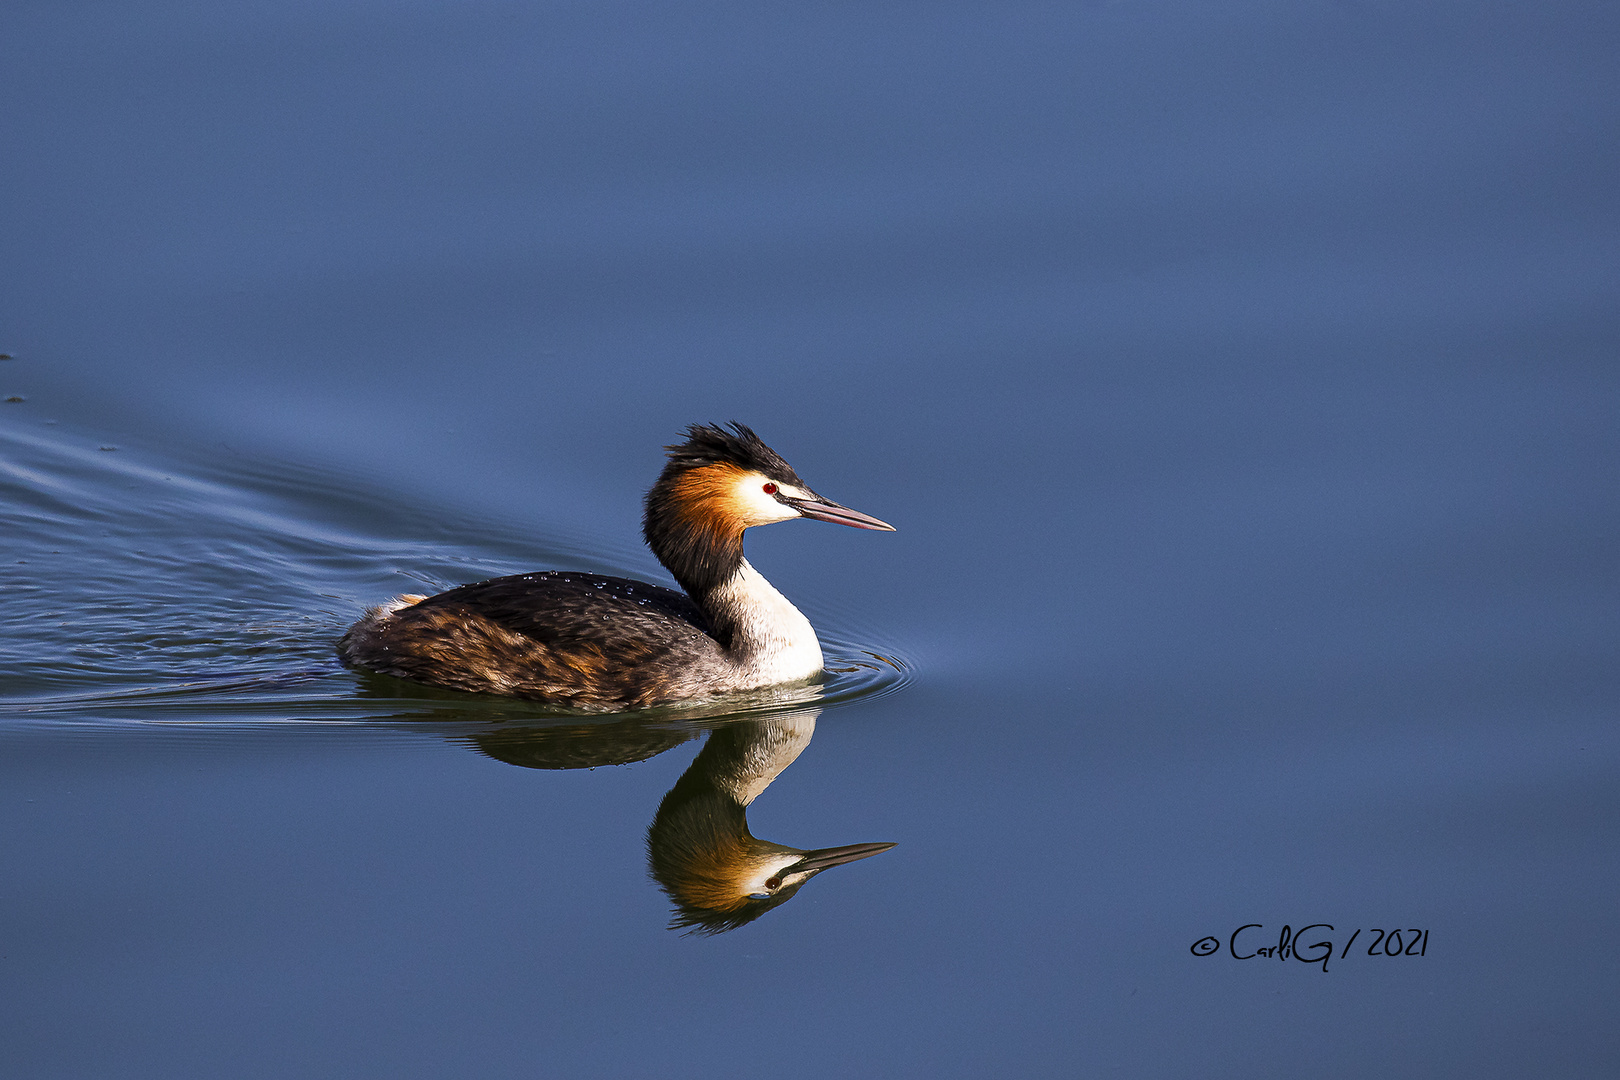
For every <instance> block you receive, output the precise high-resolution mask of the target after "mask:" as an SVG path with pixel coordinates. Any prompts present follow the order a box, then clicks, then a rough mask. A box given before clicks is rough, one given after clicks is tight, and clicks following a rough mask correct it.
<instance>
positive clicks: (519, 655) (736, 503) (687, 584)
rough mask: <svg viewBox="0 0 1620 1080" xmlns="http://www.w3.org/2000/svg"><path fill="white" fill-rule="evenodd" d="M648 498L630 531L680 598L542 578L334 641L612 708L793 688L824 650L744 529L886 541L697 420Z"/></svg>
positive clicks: (357, 650)
mask: <svg viewBox="0 0 1620 1080" xmlns="http://www.w3.org/2000/svg"><path fill="white" fill-rule="evenodd" d="M685 434H686V441H685V442H682V443H677V444H675V445H673V446H666V447H665V448H664V449H665V450H666V451H667V453H668V455H669V458H668V461H667V462H666V463H665V465H664V469H663V472H662V473H661V474H660V475H659V477H658V480H657V481H656V482H655V483H654V484H653V486H652V488H651V490H649V491H648V492H647V497H646V501H645V506H644V513H643V517H642V535H643V537H644V538H645V540H646V541H647V546H648V547H650V548H652V552H653V554H654V555H655V556H657V557H658V561H659V562H661V563H663V565H664V568H665V569H667V570H668V571H669V572H670V574H671V575H672V576H673V577H674V578H675V580H676V582H677V583H679V585H680V586H681V588H682V589H684V590H685V592H684V593H682V592H676V591H675V590H673V589H666V588H663V587H661V586H658V585H652V584H649V583H647V582H644V581H634V580H631V579H629V578H620V577H603V576H599V575H595V574H586V573H576V572H572V571H543V572H538V573H531V574H517V575H513V576H510V577H499V578H493V579H491V580H489V581H480V582H475V583H473V584H471V585H462V586H459V587H457V588H454V589H450V590H449V591H447V592H442V593H439V594H438V595H436V596H421V595H407V596H401V597H398V598H396V599H394V600H391V601H389V602H387V603H384V604H380V605H378V606H377V607H374V608H372V609H370V610H369V611H367V612H366V614H365V617H364V618H362V619H361V620H360V621H359V622H357V623H355V624H354V626H353V627H351V628H350V629H349V632H348V633H346V634H345V635H344V636H343V638H342V639H341V640H340V641H339V642H338V647H337V648H338V655H339V656H340V657H341V658H342V659H343V661H344V662H345V663H347V664H349V665H351V666H353V667H357V668H363V669H365V670H367V671H375V672H378V673H380V674H383V675H393V676H397V677H399V678H403V679H411V680H415V681H417V682H423V683H430V684H432V685H435V686H443V687H448V688H450V689H453V690H466V691H473V692H483V693H493V694H503V695H506V696H509V697H519V698H529V699H532V700H537V701H546V702H551V703H553V704H557V705H563V706H567V707H570V708H576V709H582V710H589V711H596V712H615V711H621V710H626V709H639V708H646V707H649V706H653V705H668V704H675V703H680V702H688V701H696V700H702V699H706V698H712V697H717V696H719V695H722V694H728V693H735V692H738V691H744V690H757V689H761V688H764V687H769V686H776V685H780V684H786V683H796V682H804V681H808V680H810V679H813V678H815V677H816V676H817V675H818V674H820V673H821V670H822V658H821V644H820V642H819V641H818V640H817V639H816V632H815V630H814V629H813V628H812V627H811V625H810V620H808V619H806V618H805V617H804V615H803V614H801V613H800V611H799V609H798V608H796V607H794V606H793V605H792V604H791V603H789V602H788V600H787V598H786V597H785V596H783V595H782V594H781V593H779V592H777V591H776V589H774V588H773V587H772V586H771V584H770V582H768V581H766V580H765V578H764V577H763V576H761V574H760V573H759V571H757V570H755V569H754V568H753V567H752V566H750V565H749V563H748V560H747V559H745V558H743V532H744V530H746V529H750V528H753V527H754V526H756V525H768V524H770V523H772V522H777V521H789V520H792V519H793V518H801V517H803V518H812V519H814V520H817V521H830V522H834V523H836V524H839V525H850V526H853V527H854V528H857V529H880V530H886V531H890V532H892V531H893V530H894V526H892V525H889V524H887V523H885V522H882V521H879V520H878V519H877V518H874V517H869V516H867V515H866V514H862V513H859V512H858V511H855V510H851V509H849V508H848V507H846V506H841V505H839V504H838V503H835V502H833V501H832V500H831V499H827V498H824V497H823V496H821V495H817V494H816V493H815V492H814V491H812V490H810V488H809V487H808V486H806V484H805V482H804V481H803V480H801V479H799V475H798V473H796V472H794V471H793V467H792V466H791V465H789V464H788V463H787V462H786V461H783V460H782V458H781V457H780V456H779V455H778V454H777V453H776V451H774V450H772V449H771V448H770V447H768V446H766V445H765V443H764V442H763V441H761V439H760V438H759V436H758V435H756V434H754V432H753V431H752V430H751V429H749V428H748V427H746V426H744V425H742V424H738V423H733V424H731V425H730V426H729V427H722V426H718V425H710V424H694V425H692V426H690V427H688V428H687V429H686V432H685Z"/></svg>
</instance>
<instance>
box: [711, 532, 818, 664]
mask: <svg viewBox="0 0 1620 1080" xmlns="http://www.w3.org/2000/svg"><path fill="white" fill-rule="evenodd" d="M692 598H693V599H694V600H696V601H697V603H698V605H699V606H700V607H702V608H703V611H704V613H705V614H707V615H708V616H709V621H710V623H711V624H712V626H713V628H714V636H715V638H716V640H718V641H719V642H720V643H721V644H722V645H724V646H725V648H726V652H727V654H729V655H730V656H731V657H732V658H733V659H735V660H736V661H737V662H739V663H743V664H748V665H749V666H750V667H754V668H758V669H759V670H758V674H759V676H760V679H761V685H764V684H767V683H775V682H794V681H796V680H799V679H808V678H809V677H810V676H812V675H815V674H816V673H817V672H819V671H820V670H821V643H820V642H819V641H817V640H816V631H815V629H814V628H813V627H812V626H811V625H810V620H809V619H807V618H805V617H804V615H803V613H802V612H800V611H799V609H798V608H796V607H794V606H793V605H792V604H791V603H789V602H788V599H787V597H785V596H783V595H782V594H781V593H779V592H777V591H776V589H775V588H773V587H772V585H771V583H770V582H768V581H766V580H765V578H764V576H763V575H761V574H760V572H759V571H758V570H755V569H754V568H753V567H752V566H751V565H749V563H748V560H747V559H740V560H738V563H737V569H736V570H735V572H734V573H733V574H732V575H731V577H729V578H727V579H726V580H725V581H724V582H722V583H721V584H720V585H718V586H716V587H714V588H713V589H711V590H709V591H708V592H706V593H705V594H703V595H701V596H700V595H694V596H693V597H692Z"/></svg>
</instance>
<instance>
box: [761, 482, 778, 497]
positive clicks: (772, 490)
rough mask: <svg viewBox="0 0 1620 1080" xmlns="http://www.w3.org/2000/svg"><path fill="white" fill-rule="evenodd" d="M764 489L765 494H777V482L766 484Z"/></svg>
mask: <svg viewBox="0 0 1620 1080" xmlns="http://www.w3.org/2000/svg"><path fill="white" fill-rule="evenodd" d="M763 490H764V492H765V494H767V495H775V494H776V485H775V484H766V485H765V487H764V488H763Z"/></svg>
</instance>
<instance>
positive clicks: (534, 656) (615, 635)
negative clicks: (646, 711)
mask: <svg viewBox="0 0 1620 1080" xmlns="http://www.w3.org/2000/svg"><path fill="white" fill-rule="evenodd" d="M707 629H708V623H707V620H706V619H705V618H704V616H703V614H702V612H701V611H699V609H698V608H697V605H695V604H693V603H692V601H691V600H690V599H689V598H687V597H686V596H684V595H683V594H681V593H678V592H675V591H674V590H672V589H665V588H660V587H659V586H657V585H650V584H648V583H646V582H644V581H632V580H630V579H628V578H615V577H600V576H597V575H593V574H580V573H561V572H551V573H535V574H518V575H516V576H513V577H504V578H494V579H492V580H490V581H480V582H476V583H474V584H471V585H462V586H460V587H459V588H455V589H450V590H449V591H447V592H442V593H439V594H438V595H437V596H430V597H428V598H427V599H426V600H423V601H421V602H419V603H416V604H413V605H411V606H409V607H404V608H400V609H398V610H396V611H392V612H379V613H378V614H377V615H375V616H372V617H368V618H366V619H363V620H361V621H360V622H359V623H358V624H356V625H355V627H354V628H353V629H352V630H350V631H349V633H348V634H346V635H344V637H343V639H342V640H341V641H340V642H339V643H338V653H339V655H340V656H342V657H343V659H344V660H345V661H347V662H348V663H350V664H353V665H354V666H355V667H360V668H365V669H367V670H369V671H376V672H380V673H382V674H385V675H395V676H398V677H400V678H405V679H413V680H416V681H418V682H425V683H431V684H434V685H437V686H446V687H450V688H452V689H457V690H470V691H474V692H487V693H497V694H505V695H508V696H512V697H523V698H531V699H536V700H541V701H551V702H555V703H558V704H563V705H569V706H573V707H576V708H587V709H623V708H640V707H644V706H647V705H654V704H659V703H660V702H662V701H668V700H675V699H676V698H678V697H681V696H686V694H688V693H689V691H685V690H678V691H673V692H672V691H671V690H670V680H671V677H672V675H675V674H678V673H679V672H680V671H681V670H683V669H684V668H688V667H690V666H691V665H693V664H694V663H701V662H702V661H704V660H706V659H708V658H711V657H713V656H715V655H717V654H718V652H719V648H720V647H719V645H718V643H717V642H715V640H714V639H713V638H711V637H709V636H708V633H707Z"/></svg>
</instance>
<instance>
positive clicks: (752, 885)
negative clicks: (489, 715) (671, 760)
mask: <svg viewBox="0 0 1620 1080" xmlns="http://www.w3.org/2000/svg"><path fill="white" fill-rule="evenodd" d="M819 713H820V710H819V709H815V708H812V709H800V710H796V711H790V712H784V713H780V714H775V715H770V716H767V717H763V718H760V719H747V720H733V721H730V722H727V723H724V724H721V725H718V726H715V727H713V728H712V729H711V730H710V733H709V740H708V742H707V744H706V745H705V746H704V747H703V750H702V751H701V752H700V753H699V754H698V756H697V759H696V760H694V761H693V762H692V765H691V767H690V768H688V769H687V770H686V772H685V773H683V774H682V775H681V778H680V779H679V780H677V781H676V782H675V786H674V787H673V788H671V789H670V791H669V793H668V794H667V795H665V796H664V799H663V801H662V802H661V803H660V804H659V806H658V812H657V814H656V815H655V816H654V817H653V823H652V825H651V827H650V828H648V830H647V862H648V866H649V869H650V870H651V873H652V876H653V878H654V879H655V880H656V881H657V882H658V884H659V886H660V887H662V888H663V890H664V892H665V893H667V894H668V896H669V898H670V899H671V900H672V901H673V902H674V904H675V912H674V918H673V920H672V921H671V923H670V928H671V929H685V930H687V931H688V932H695V933H701V934H718V933H722V932H724V931H727V930H734V929H736V928H737V927H739V926H742V925H744V924H745V923H749V922H752V921H753V920H755V919H757V918H759V917H760V916H761V915H763V914H765V913H766V912H767V911H770V910H771V909H772V908H774V907H776V906H777V905H779V904H781V903H783V902H785V901H787V900H788V899H790V898H791V897H792V896H793V895H794V894H795V893H797V892H798V891H799V889H800V888H801V887H802V886H803V885H804V883H805V882H806V881H809V880H810V879H811V878H813V877H815V876H816V875H817V874H819V873H821V872H822V871H823V870H827V869H829V868H831V867H834V866H841V865H843V864H844V863H849V862H854V861H855V860H857V859H865V858H867V857H869V856H872V855H877V854H879V853H880V852H884V851H887V850H889V849H890V848H891V847H893V846H894V845H893V844H887V843H879V844H850V845H847V846H845V847H831V848H817V849H814V850H804V849H802V848H794V847H788V846H786V845H784V844H777V843H772V842H771V841H769V840H760V839H758V838H757V837H755V836H754V835H753V834H752V833H750V832H749V831H748V806H749V804H750V803H752V802H753V801H754V800H755V799H756V798H758V797H759V795H760V793H761V792H763V791H764V790H765V789H766V788H767V787H769V786H770V784H771V782H772V781H773V780H775V779H776V778H777V776H779V775H780V774H781V772H782V770H783V769H786V768H787V767H788V766H789V765H791V764H792V763H793V761H794V759H795V758H797V757H798V756H799V754H800V753H802V752H803V751H804V748H805V747H806V746H808V745H809V744H810V737H811V736H812V735H813V734H814V733H815V729H816V716H817V715H818V714H819ZM700 730H701V729H700V728H698V727H695V726H692V724H691V723H690V722H686V723H678V724H672V723H670V722H669V721H665V722H663V723H658V722H653V721H648V720H643V719H629V720H620V721H615V722H611V723H586V724H569V725H563V726H558V727H544V728H508V729H503V730H500V731H493V732H482V733H479V734H476V735H471V736H466V738H468V739H469V740H470V741H471V742H472V743H473V745H475V746H476V747H477V748H478V749H479V750H480V751H481V752H483V753H485V754H487V755H489V756H490V757H493V758H496V759H498V760H500V761H505V762H508V763H510V764H513V765H522V766H524V767H526V768H531V769H583V768H595V767H597V766H600V765H622V764H628V763H629V762H633V761H644V760H646V759H647V758H650V757H653V756H655V755H657V754H661V753H663V752H664V751H665V750H669V749H671V748H673V747H675V746H678V745H680V744H681V743H684V742H686V741H688V740H690V739H693V738H696V737H697V734H698V733H699V731H700Z"/></svg>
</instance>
